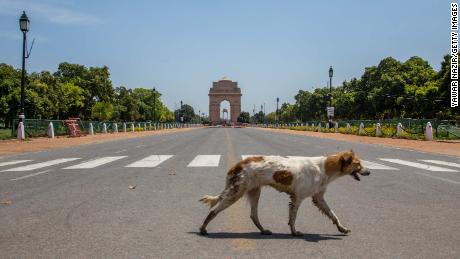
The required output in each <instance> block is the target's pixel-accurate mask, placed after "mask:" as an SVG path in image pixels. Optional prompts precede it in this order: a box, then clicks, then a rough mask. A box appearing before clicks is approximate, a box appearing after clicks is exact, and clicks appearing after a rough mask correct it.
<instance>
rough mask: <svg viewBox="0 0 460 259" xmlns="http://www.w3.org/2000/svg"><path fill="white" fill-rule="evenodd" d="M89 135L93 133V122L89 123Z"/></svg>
mask: <svg viewBox="0 0 460 259" xmlns="http://www.w3.org/2000/svg"><path fill="white" fill-rule="evenodd" d="M89 135H91V136H92V135H94V127H93V123H92V122H91V123H89Z"/></svg>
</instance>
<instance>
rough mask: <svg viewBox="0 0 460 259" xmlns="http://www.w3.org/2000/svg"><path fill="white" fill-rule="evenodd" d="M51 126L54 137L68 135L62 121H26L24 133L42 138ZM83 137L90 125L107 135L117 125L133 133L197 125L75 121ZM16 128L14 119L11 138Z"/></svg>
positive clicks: (120, 129)
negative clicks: (105, 131)
mask: <svg viewBox="0 0 460 259" xmlns="http://www.w3.org/2000/svg"><path fill="white" fill-rule="evenodd" d="M50 123H52V124H53V128H54V135H56V136H63V135H68V133H69V132H68V128H67V126H66V125H65V123H64V121H63V120H39V119H26V120H25V122H24V131H25V134H26V136H27V137H42V136H46V135H47V131H48V126H49V124H50ZM77 123H78V125H79V126H80V130H81V133H82V134H83V135H87V134H90V125H91V124H92V125H93V132H94V134H97V133H102V132H103V127H104V124H105V125H106V130H107V133H113V132H115V125H117V130H118V132H123V131H124V128H123V124H126V131H127V132H131V131H132V126H131V125H134V131H150V130H160V129H169V128H186V127H195V126H198V125H199V124H190V123H176V122H170V123H160V122H156V123H155V122H152V121H131V122H115V121H80V120H78V121H77ZM17 127H18V120H17V119H14V120H13V123H12V128H11V136H12V137H14V136H16V131H17Z"/></svg>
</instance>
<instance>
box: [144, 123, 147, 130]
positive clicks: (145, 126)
mask: <svg viewBox="0 0 460 259" xmlns="http://www.w3.org/2000/svg"><path fill="white" fill-rule="evenodd" d="M144 131H147V123H145V122H144Z"/></svg>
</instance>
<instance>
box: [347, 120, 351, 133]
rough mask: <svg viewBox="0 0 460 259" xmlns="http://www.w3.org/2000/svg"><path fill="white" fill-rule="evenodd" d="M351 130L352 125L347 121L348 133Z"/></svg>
mask: <svg viewBox="0 0 460 259" xmlns="http://www.w3.org/2000/svg"><path fill="white" fill-rule="evenodd" d="M350 132H351V126H350V123H347V131H346V133H347V134H349V133H350Z"/></svg>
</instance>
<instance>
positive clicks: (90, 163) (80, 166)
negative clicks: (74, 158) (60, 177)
mask: <svg viewBox="0 0 460 259" xmlns="http://www.w3.org/2000/svg"><path fill="white" fill-rule="evenodd" d="M125 157H126V156H107V157H101V158H96V159H93V160H90V161H86V162H83V163H80V164H77V165H73V166H69V167H66V168H64V169H88V168H95V167H97V166H101V165H103V164H107V163H110V162H113V161H117V160H119V159H122V158H125Z"/></svg>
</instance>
